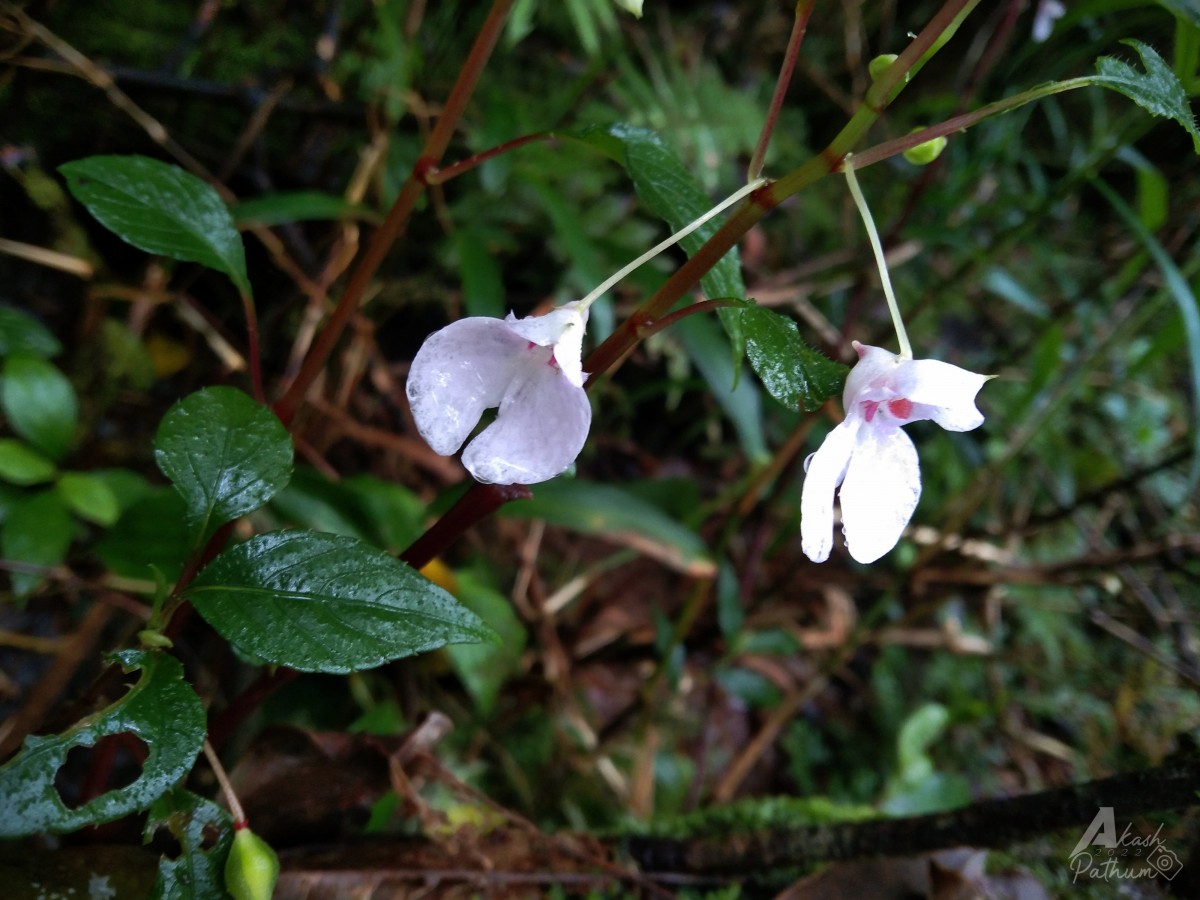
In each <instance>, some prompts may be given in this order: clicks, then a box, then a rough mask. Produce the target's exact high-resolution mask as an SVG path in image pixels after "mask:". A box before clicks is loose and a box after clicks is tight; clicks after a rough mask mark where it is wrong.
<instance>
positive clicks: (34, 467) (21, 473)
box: [0, 438, 58, 485]
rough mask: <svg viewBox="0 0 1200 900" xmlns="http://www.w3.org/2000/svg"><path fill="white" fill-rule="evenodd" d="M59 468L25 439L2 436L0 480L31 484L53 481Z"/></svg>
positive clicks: (0, 443)
mask: <svg viewBox="0 0 1200 900" xmlns="http://www.w3.org/2000/svg"><path fill="white" fill-rule="evenodd" d="M56 474H58V468H57V467H56V466H55V465H54V462H53V461H52V460H49V459H46V457H44V456H42V454H40V453H38V452H37V451H36V450H34V449H33V448H32V447H30V446H29V445H28V444H26V443H24V442H23V441H18V440H16V439H15V438H0V481H7V482H9V483H10V484H20V485H30V484H41V483H43V482H46V481H52V480H53V479H54V476H55V475H56Z"/></svg>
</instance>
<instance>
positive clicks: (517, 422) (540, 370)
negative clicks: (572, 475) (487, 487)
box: [463, 358, 592, 484]
mask: <svg viewBox="0 0 1200 900" xmlns="http://www.w3.org/2000/svg"><path fill="white" fill-rule="evenodd" d="M591 424H592V407H591V404H589V403H588V398H587V393H586V392H585V391H584V390H583V388H582V387H580V386H579V385H575V384H572V383H571V382H570V381H568V380H567V379H566V378H565V377H564V376H563V373H562V372H560V371H559V369H558V368H557V367H556V366H552V365H550V364H549V362H548V361H546V362H542V363H532V362H531V361H530V359H529V358H527V361H526V362H525V363H523V364H522V365H521V366H520V368H519V369H518V370H517V372H516V376H515V377H514V378H513V379H512V382H511V384H510V385H509V389H508V391H507V393H505V395H504V399H503V400H502V401H501V403H500V411H499V412H498V413H497V415H496V421H495V422H493V423H492V424H491V425H489V426H488V427H487V428H485V429H484V430H483V431H482V432H480V434H479V436H478V437H476V438H475V439H474V440H473V441H471V443H470V444H468V445H467V449H466V451H464V453H463V465H465V466H466V467H467V469H468V471H470V473H471V474H472V475H474V476H475V478H476V480H478V481H483V482H487V483H489V484H537V483H538V482H539V481H548V480H549V479H551V478H553V477H554V476H555V475H559V474H561V473H562V472H563V471H564V470H565V469H566V468H567V467H568V466H569V465H571V463H573V462H574V461H575V457H577V456H578V455H579V451H580V450H582V449H583V444H584V441H585V440H587V434H588V429H589V428H590V427H591Z"/></svg>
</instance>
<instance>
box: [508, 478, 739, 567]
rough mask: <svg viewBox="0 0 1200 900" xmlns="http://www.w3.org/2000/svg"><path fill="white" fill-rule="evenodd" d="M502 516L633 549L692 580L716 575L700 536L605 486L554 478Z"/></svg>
mask: <svg viewBox="0 0 1200 900" xmlns="http://www.w3.org/2000/svg"><path fill="white" fill-rule="evenodd" d="M501 515H504V516H508V517H511V518H515V519H541V520H543V521H546V522H549V523H551V524H553V525H561V526H564V527H566V528H572V529H574V530H576V531H581V532H583V533H585V534H595V535H600V536H601V537H605V538H608V539H609V540H611V541H615V542H617V543H619V544H624V545H625V546H628V547H632V548H633V549H635V550H637V551H639V552H641V553H644V554H645V555H647V556H649V557H652V558H653V559H657V560H658V561H659V562H662V563H664V564H665V565H668V566H670V567H671V568H673V569H676V570H677V571H680V572H685V573H687V574H688V575H693V576H695V577H697V578H708V577H710V576H712V575H713V574H715V573H716V564H715V563H714V562H713V559H712V556H711V555H710V554H709V552H708V547H707V546H706V545H705V543H704V541H703V540H702V539H701V538H700V535H698V534H696V532H694V531H692V530H691V529H690V528H688V527H687V526H686V525H684V524H683V523H682V522H679V521H677V520H676V519H673V518H671V517H670V516H668V515H667V514H666V513H664V512H663V511H662V510H660V509H659V508H658V507H656V506H654V505H653V504H651V503H649V502H647V501H645V500H643V499H642V498H640V497H638V496H637V495H635V494H632V493H630V492H629V491H626V490H622V489H621V488H619V487H616V486H614V485H608V484H595V483H592V482H587V481H580V480H578V479H558V480H556V481H547V482H545V483H543V484H539V485H538V487H537V491H536V492H535V493H534V495H533V498H532V499H530V500H522V501H521V502H520V503H510V504H509V505H507V506H505V507H504V508H503V511H502V513H501Z"/></svg>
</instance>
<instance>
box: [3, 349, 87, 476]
mask: <svg viewBox="0 0 1200 900" xmlns="http://www.w3.org/2000/svg"><path fill="white" fill-rule="evenodd" d="M0 405H2V406H3V408H4V414H5V416H6V417H7V418H8V422H9V425H11V426H12V429H13V431H15V432H16V433H17V434H19V435H20V436H21V437H23V438H25V440H27V441H29V443H31V444H33V446H35V447H37V449H39V450H41V451H42V452H43V453H45V454H46V455H47V456H49V457H50V458H51V459H55V460H59V459H62V457H63V456H64V455H66V452H67V451H68V450H70V449H71V444H72V443H74V440H75V428H76V426H77V425H78V423H79V403H78V401H77V400H76V399H75V389H74V388H73V387H71V382H69V381H68V380H67V377H66V376H65V375H63V373H62V372H60V371H59V370H58V368H57V367H56V366H55V365H54V364H53V363H49V362H47V361H46V360H44V359H42V358H41V357H40V356H33V355H31V354H28V353H19V354H16V355H14V356H10V357H8V359H6V360H5V361H4V376H3V380H2V381H0Z"/></svg>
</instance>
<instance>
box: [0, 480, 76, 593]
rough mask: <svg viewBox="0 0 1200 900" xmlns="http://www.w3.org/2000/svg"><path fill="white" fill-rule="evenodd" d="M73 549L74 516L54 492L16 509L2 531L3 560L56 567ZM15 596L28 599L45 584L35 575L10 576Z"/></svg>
mask: <svg viewBox="0 0 1200 900" xmlns="http://www.w3.org/2000/svg"><path fill="white" fill-rule="evenodd" d="M70 546H71V516H70V513H68V512H67V508H66V506H64V505H63V502H62V500H61V499H60V498H59V496H58V494H56V493H55V492H54V491H42V492H41V493H38V494H35V495H33V496H32V497H29V498H28V499H26V500H24V501H23V502H21V503H19V504H18V505H17V506H16V507H14V508H13V509H12V510H11V511H10V512H9V514H8V518H7V519H5V520H4V525H3V527H0V556H3V557H4V558H5V559H9V560H13V561H14V562H22V563H28V564H30V565H34V566H46V567H49V566H56V565H58V564H59V563H60V562H62V561H63V560H64V559H65V558H66V556H67V549H68V548H69V547H70ZM9 577H10V578H11V579H12V587H13V593H14V594H15V595H16V596H17V597H26V596H28V595H29V594H30V593H32V592H33V590H34V588H36V587H37V586H38V585H39V584H41V583H42V581H43V580H44V576H42V575H41V574H39V573H33V572H16V571H13V572H10V573H9Z"/></svg>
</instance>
